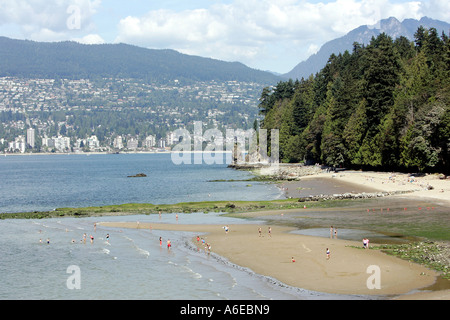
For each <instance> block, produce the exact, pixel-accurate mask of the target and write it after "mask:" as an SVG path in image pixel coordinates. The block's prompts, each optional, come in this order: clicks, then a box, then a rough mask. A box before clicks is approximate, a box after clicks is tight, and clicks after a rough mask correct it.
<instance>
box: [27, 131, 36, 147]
mask: <svg viewBox="0 0 450 320" xmlns="http://www.w3.org/2000/svg"><path fill="white" fill-rule="evenodd" d="M35 139H36V138H35V130H34V129H33V128H30V129H28V130H27V144H28V145H29V146H30V147H32V148H34V145H35V143H36V140H35Z"/></svg>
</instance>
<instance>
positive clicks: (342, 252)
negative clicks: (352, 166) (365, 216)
mask: <svg viewBox="0 0 450 320" xmlns="http://www.w3.org/2000/svg"><path fill="white" fill-rule="evenodd" d="M318 178H320V179H333V181H334V183H335V186H336V190H339V191H340V192H344V191H345V192H352V191H355V192H376V191H383V192H392V191H405V192H407V193H404V194H401V197H406V199H408V198H409V199H412V198H415V199H417V198H427V199H434V200H435V201H438V202H439V203H441V205H444V206H448V207H450V200H449V196H450V180H449V179H440V178H439V176H438V175H426V176H423V177H412V176H409V175H406V174H398V173H378V172H359V171H348V172H347V171H345V172H340V173H331V172H320V173H316V174H312V175H307V176H302V177H301V179H300V181H289V182H283V183H282V184H281V186H280V187H282V188H284V189H285V190H286V195H287V196H291V197H293V198H297V197H299V192H301V191H302V186H304V182H306V181H316V182H317V181H320V179H318ZM302 182H303V184H302ZM430 186H432V188H430ZM316 187H317V188H320V184H319V185H317V186H316ZM311 189H313V188H311ZM336 190H332V189H331V190H328V192H331V193H335V192H336ZM309 192H311V190H309ZM394 197H395V196H394ZM280 213H281V211H280V212H275V213H274V212H271V213H270V214H280ZM265 214H267V212H266V213H264V212H261V215H265ZM252 216H253V217H255V216H256V217H257V216H258V213H252ZM125 219H126V218H124V220H125ZM102 225H105V226H109V227H117V228H136V227H137V225H136V223H135V222H114V223H107V222H104V223H102ZM139 227H140V228H152V229H154V230H158V229H161V230H179V231H191V232H195V233H202V234H203V237H204V238H205V239H206V241H207V242H208V243H209V244H210V245H211V252H214V253H216V254H218V255H221V256H223V257H225V258H227V259H228V260H229V261H230V262H232V263H234V264H236V265H240V266H243V267H247V268H250V269H251V270H253V271H254V272H256V273H258V274H262V275H266V276H269V277H272V278H275V279H277V280H279V281H281V282H283V283H285V284H288V285H291V286H294V287H299V288H304V289H307V290H314V291H319V292H327V293H335V294H351V295H364V296H365V295H374V296H377V297H381V298H383V299H436V300H440V299H444V300H448V299H450V290H440V291H430V290H423V291H421V290H420V289H424V288H427V287H429V286H431V285H433V284H434V283H435V282H436V279H437V277H438V275H439V274H438V273H437V272H435V271H433V270H430V269H428V268H426V267H424V266H421V265H419V264H415V263H411V262H408V261H406V260H402V259H400V258H397V257H393V256H389V255H387V254H385V253H383V252H381V251H378V250H366V249H363V248H362V242H359V241H349V240H342V239H337V238H335V237H334V235H331V237H326V236H325V237H316V236H307V235H300V234H295V233H291V231H293V230H294V228H291V227H287V226H281V225H275V226H272V227H271V228H272V230H271V233H270V235H269V233H268V227H269V226H268V225H266V224H262V225H256V224H255V225H249V224H242V225H230V226H229V232H228V233H225V231H224V229H223V226H219V225H181V224H151V225H150V224H144V223H141V224H140V226H139ZM259 228H261V229H262V232H261V236H260V234H259V232H258V229H259ZM192 241H194V242H195V243H196V240H195V239H193V240H192ZM200 249H201V250H204V248H203V247H202V246H201V245H200ZM327 249H328V250H329V252H330V256H329V258H327V254H326V250H327ZM292 259H294V260H295V262H293V261H292ZM377 281H379V282H377ZM377 283H379V286H377Z"/></svg>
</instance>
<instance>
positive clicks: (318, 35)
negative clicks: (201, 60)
mask: <svg viewBox="0 0 450 320" xmlns="http://www.w3.org/2000/svg"><path fill="white" fill-rule="evenodd" d="M430 1H432V2H433V3H434V4H435V5H436V4H437V5H438V6H439V7H440V8H448V4H447V2H448V1H445V0H430ZM423 9H424V7H423V5H421V3H420V2H417V1H410V2H404V3H397V2H395V3H394V2H392V0H381V1H380V0H336V1H333V2H328V3H323V2H317V3H309V2H307V1H301V0H235V1H233V2H231V3H229V4H217V3H216V4H213V5H211V6H210V7H208V8H203V9H195V10H184V11H179V12H176V11H173V10H153V11H150V12H148V13H146V14H143V15H142V16H128V17H126V18H123V19H122V20H120V22H119V26H118V35H117V37H116V40H115V41H116V42H125V43H133V44H137V45H141V46H145V47H150V48H172V49H176V50H179V51H181V52H184V53H190V54H196V55H201V56H209V57H213V58H218V59H223V60H233V61H234V60H237V61H241V62H244V63H246V64H248V65H250V66H253V67H257V68H263V67H262V66H261V65H258V63H257V62H256V61H257V59H260V60H265V61H266V62H267V61H269V57H268V56H267V55H268V54H269V53H270V52H274V48H275V47H277V46H278V47H279V48H280V49H282V50H284V51H285V52H290V51H292V52H290V54H291V55H294V54H296V55H297V57H298V58H297V63H298V62H300V61H301V60H302V59H306V58H307V57H308V56H309V54H310V53H311V52H314V51H316V50H317V43H322V44H323V43H324V42H326V41H328V40H331V39H333V38H336V37H339V36H342V35H344V34H345V33H347V32H349V31H350V30H352V29H354V28H356V27H358V26H360V25H366V24H367V25H370V24H375V23H376V22H377V21H379V20H380V19H384V18H388V17H390V16H396V17H397V18H398V19H399V20H403V19H404V18H408V17H412V18H419V17H421V16H422V11H423ZM294 65H295V64H294ZM294 65H290V66H288V65H287V64H285V65H284V68H285V70H277V71H283V72H284V71H285V72H287V71H289V70H290V69H289V68H292V67H293V66H294ZM269 67H270V66H269ZM266 68H267V67H266Z"/></svg>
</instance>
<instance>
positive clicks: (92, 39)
mask: <svg viewBox="0 0 450 320" xmlns="http://www.w3.org/2000/svg"><path fill="white" fill-rule="evenodd" d="M72 40H73V41H76V42H79V43H82V44H103V43H105V40H104V39H103V38H102V37H101V36H99V35H98V34H88V35H85V36H84V37H82V38H73V39H72Z"/></svg>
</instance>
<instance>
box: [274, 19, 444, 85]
mask: <svg viewBox="0 0 450 320" xmlns="http://www.w3.org/2000/svg"><path fill="white" fill-rule="evenodd" d="M421 25H422V26H423V27H424V28H427V29H429V28H436V30H437V31H438V33H439V34H441V33H442V32H443V31H444V32H445V33H447V34H448V32H449V30H450V24H449V23H447V22H444V21H439V20H434V19H431V18H429V17H422V18H421V19H420V20H416V19H405V20H403V21H402V22H400V21H399V20H398V19H397V18H395V17H389V18H387V19H382V20H380V21H379V22H378V23H376V24H374V25H362V26H359V27H357V28H355V29H353V30H351V31H350V32H349V33H347V34H346V35H345V36H343V37H340V38H337V39H334V40H331V41H328V42H326V43H325V44H324V45H323V46H322V47H321V48H320V50H319V51H318V52H317V53H315V54H313V55H311V56H310V57H309V58H308V59H307V60H306V61H302V62H300V63H299V64H298V65H296V66H295V67H294V68H293V69H292V70H291V71H289V72H288V73H286V74H283V75H282V77H283V78H286V79H288V78H291V79H301V78H305V79H306V78H308V77H309V76H310V75H311V74H315V73H317V72H319V71H320V70H321V69H322V68H323V67H324V66H325V65H326V63H327V61H328V58H329V57H330V56H331V54H333V53H334V54H336V55H338V54H339V53H344V52H345V51H346V50H348V51H351V50H352V48H353V43H355V42H358V43H360V44H368V43H369V42H370V41H371V39H372V37H376V36H378V35H379V34H380V33H383V32H384V33H386V34H387V35H389V36H390V37H392V38H393V39H396V38H398V37H400V36H404V37H406V38H408V39H409V40H414V33H415V32H416V31H417V29H418V28H419V26H421Z"/></svg>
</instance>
